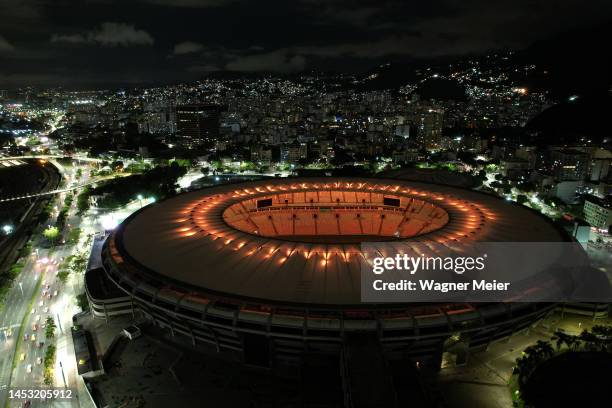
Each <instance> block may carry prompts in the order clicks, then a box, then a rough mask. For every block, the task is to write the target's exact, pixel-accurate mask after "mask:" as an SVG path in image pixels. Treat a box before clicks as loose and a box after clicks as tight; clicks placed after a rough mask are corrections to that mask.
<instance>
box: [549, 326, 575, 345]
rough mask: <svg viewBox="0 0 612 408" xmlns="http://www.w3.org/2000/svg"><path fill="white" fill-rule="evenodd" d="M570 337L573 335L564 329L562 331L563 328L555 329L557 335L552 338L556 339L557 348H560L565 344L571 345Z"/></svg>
mask: <svg viewBox="0 0 612 408" xmlns="http://www.w3.org/2000/svg"><path fill="white" fill-rule="evenodd" d="M570 337H573V336H570V335H569V334H567V333H565V332H564V331H561V330H557V331H555V335H554V336H553V338H552V339H553V340H555V345H556V346H557V350H560V349H561V347H563V345H565V346H568V347H569V344H570Z"/></svg>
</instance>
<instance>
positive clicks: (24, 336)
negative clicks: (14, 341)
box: [23, 333, 30, 341]
mask: <svg viewBox="0 0 612 408" xmlns="http://www.w3.org/2000/svg"><path fill="white" fill-rule="evenodd" d="M29 338H30V336H28V333H24V334H23V341H28V339H29Z"/></svg>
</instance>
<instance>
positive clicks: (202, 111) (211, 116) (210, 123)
mask: <svg viewBox="0 0 612 408" xmlns="http://www.w3.org/2000/svg"><path fill="white" fill-rule="evenodd" d="M220 113H221V107H220V106H218V105H200V104H195V105H177V107H176V129H177V134H178V136H179V138H180V140H181V141H182V143H183V144H184V145H185V146H187V147H195V146H199V145H202V144H205V143H211V142H213V141H215V140H216V139H217V137H218V136H219V117H220Z"/></svg>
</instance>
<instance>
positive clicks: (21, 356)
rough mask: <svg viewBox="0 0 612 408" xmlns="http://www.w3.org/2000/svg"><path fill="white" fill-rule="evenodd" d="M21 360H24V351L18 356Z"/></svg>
mask: <svg viewBox="0 0 612 408" xmlns="http://www.w3.org/2000/svg"><path fill="white" fill-rule="evenodd" d="M23 360H25V353H21V355H20V356H19V361H23Z"/></svg>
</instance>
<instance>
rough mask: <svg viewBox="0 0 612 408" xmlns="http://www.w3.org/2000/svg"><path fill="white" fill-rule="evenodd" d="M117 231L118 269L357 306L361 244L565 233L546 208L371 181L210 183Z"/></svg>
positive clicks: (281, 298) (225, 291)
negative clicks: (543, 213)
mask: <svg viewBox="0 0 612 408" xmlns="http://www.w3.org/2000/svg"><path fill="white" fill-rule="evenodd" d="M386 198H390V199H391V200H390V201H389V200H385V199H386ZM258 204H259V205H260V206H259V208H258ZM315 215H316V217H315ZM111 238H113V239H114V241H113V242H114V243H115V244H116V247H117V249H118V252H116V251H115V252H113V251H111V253H112V254H113V258H114V262H115V264H116V265H118V266H119V267H120V268H127V267H130V268H134V269H135V270H138V271H140V273H142V272H144V273H148V274H149V275H150V276H151V277H155V278H156V279H162V280H165V281H167V282H169V283H171V284H173V285H179V286H181V287H187V288H189V289H193V290H200V291H204V292H207V293H211V294H220V295H230V296H233V297H239V298H248V299H258V300H266V301H270V302H290V303H306V304H335V305H338V304H345V305H346V304H358V303H360V281H361V279H360V268H361V259H362V256H363V255H362V251H361V245H360V244H361V243H362V242H364V241H372V240H374V241H384V240H387V241H388V240H391V241H396V242H402V243H405V244H409V245H410V244H412V243H414V244H415V245H416V244H418V243H427V242H437V243H440V244H446V243H456V242H460V243H465V244H469V243H470V242H477V241H481V242H550V241H552V242H555V241H563V240H566V237H565V235H564V234H563V232H561V231H560V230H559V229H557V228H556V227H555V226H554V224H552V222H550V221H549V220H548V219H546V218H544V217H542V216H541V215H540V214H538V213H536V212H535V211H532V210H530V209H528V208H526V207H523V206H519V205H516V204H512V203H508V202H506V201H504V200H501V199H499V198H497V197H495V196H492V195H488V194H482V193H478V192H475V191H470V190H463V189H458V188H453V187H449V186H442V185H434V184H425V183H416V182H410V181H402V180H393V179H367V178H345V179H338V178H333V179H332V178H315V179H310V178H302V179H291V178H290V179H279V180H262V181H257V182H249V183H241V184H232V185H222V186H217V187H212V188H207V189H203V190H199V191H195V192H191V193H186V194H182V195H179V196H177V197H174V198H171V199H168V200H165V201H162V202H159V203H156V204H154V205H151V206H148V207H145V208H144V209H142V210H141V211H139V212H137V213H135V214H134V215H132V216H131V217H130V218H128V219H127V220H126V221H125V222H124V224H123V225H122V226H121V227H120V228H119V229H118V230H117V231H116V232H115V235H114V236H113V237H111Z"/></svg>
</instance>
